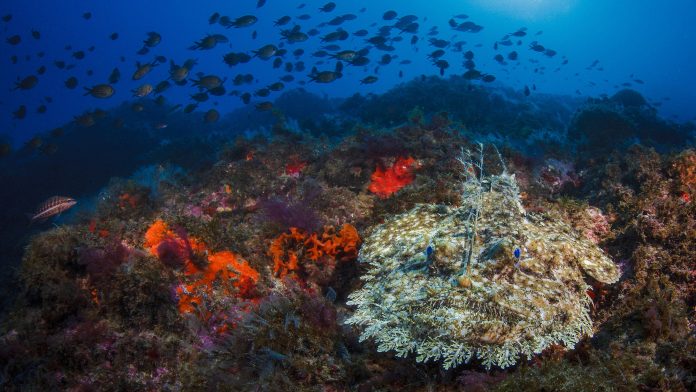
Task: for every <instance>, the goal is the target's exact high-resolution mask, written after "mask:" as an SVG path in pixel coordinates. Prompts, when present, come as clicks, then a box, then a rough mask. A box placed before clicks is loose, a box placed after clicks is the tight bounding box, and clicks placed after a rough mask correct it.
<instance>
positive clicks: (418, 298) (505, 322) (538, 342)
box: [347, 146, 619, 368]
mask: <svg viewBox="0 0 696 392" xmlns="http://www.w3.org/2000/svg"><path fill="white" fill-rule="evenodd" d="M496 152H497V150H496ZM498 157H500V155H499V154H498ZM459 161H460V162H461V163H462V164H463V165H464V174H465V176H466V180H465V181H464V184H463V201H462V204H461V206H459V207H450V206H445V205H427V204H425V205H418V206H416V207H415V208H413V209H412V210H410V211H408V212H406V213H403V214H401V215H397V216H395V217H393V218H391V219H389V220H388V221H386V222H385V223H383V224H381V225H379V226H377V227H376V228H375V229H374V230H373V231H372V234H371V235H370V236H369V237H368V238H367V239H366V240H365V242H364V245H363V247H362V248H361V250H360V254H359V260H360V261H361V262H362V263H365V264H366V265H367V271H366V273H365V275H364V276H362V277H361V279H362V280H363V281H364V285H363V287H362V288H361V289H359V290H357V291H356V292H354V293H353V294H351V295H350V297H349V302H348V304H349V305H355V306H356V307H357V308H356V310H355V312H354V314H353V315H352V316H351V317H350V318H349V319H348V320H347V322H348V323H349V324H354V325H359V326H362V327H364V330H363V332H362V334H361V337H360V338H361V341H364V340H366V339H368V338H373V339H375V341H376V342H377V343H378V350H379V351H382V352H384V351H389V350H394V351H395V352H396V354H397V355H398V356H402V357H403V356H407V355H408V354H409V353H412V352H415V353H416V355H417V358H416V360H417V361H418V362H424V361H428V360H436V361H437V360H440V361H442V365H443V367H444V368H451V367H454V366H457V365H459V364H461V363H466V362H468V361H469V360H470V359H471V358H472V357H473V356H476V357H478V358H479V359H480V360H481V361H482V364H483V365H484V366H485V367H486V368H490V367H491V366H499V367H501V368H505V367H508V366H511V365H513V364H515V363H516V362H517V361H518V360H519V358H520V356H521V355H525V356H527V358H531V357H532V355H534V354H537V353H540V352H541V351H542V350H544V349H545V348H547V347H549V346H550V345H553V344H562V345H564V346H565V347H568V348H572V347H574V346H575V344H576V343H577V342H578V341H579V340H580V339H581V337H582V336H584V335H588V336H590V335H592V332H593V331H592V321H591V320H590V316H589V307H590V306H591V299H590V298H589V297H588V295H587V290H588V288H589V286H588V284H587V283H586V282H585V274H586V275H589V276H591V277H592V278H594V279H596V280H598V281H600V282H603V283H613V282H615V281H617V280H618V278H619V272H618V269H617V268H616V266H615V265H614V263H613V262H612V260H611V259H609V258H608V257H607V256H606V255H605V254H604V253H603V251H602V250H601V249H599V248H598V247H597V246H596V245H595V244H594V243H592V242H591V241H589V240H588V239H586V238H583V237H582V236H581V235H580V234H578V233H576V232H575V231H574V230H573V229H572V228H571V227H570V225H568V224H567V223H566V222H563V221H561V220H558V219H555V218H552V217H551V216H550V215H547V214H544V213H527V212H526V211H525V210H524V208H523V206H522V203H521V201H520V197H519V189H518V187H517V184H516V182H515V177H514V174H512V175H511V174H508V172H507V170H506V169H505V166H504V163H503V162H502V159H501V165H502V170H501V171H502V173H500V174H496V175H484V171H483V166H484V160H483V146H480V148H479V151H478V154H477V155H476V157H475V156H474V154H471V153H468V152H467V153H466V154H463V155H462V157H461V158H460V159H459Z"/></svg>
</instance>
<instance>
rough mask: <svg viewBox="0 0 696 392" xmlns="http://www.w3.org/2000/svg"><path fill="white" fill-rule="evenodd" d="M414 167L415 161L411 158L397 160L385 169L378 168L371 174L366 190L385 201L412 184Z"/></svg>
mask: <svg viewBox="0 0 696 392" xmlns="http://www.w3.org/2000/svg"><path fill="white" fill-rule="evenodd" d="M415 166H416V160H415V159H413V158H411V157H408V158H398V159H397V160H396V162H394V164H393V165H391V166H389V167H387V168H383V167H381V166H378V167H377V168H376V169H375V171H374V173H372V178H371V182H370V186H369V187H368V188H367V189H369V190H370V192H372V193H374V194H376V195H377V196H378V197H380V198H382V199H386V198H388V197H389V196H391V195H392V194H394V193H395V192H397V191H398V190H400V189H401V188H403V187H405V186H406V185H408V184H410V183H411V182H413V179H414V178H415V177H414V175H413V169H414V167H415Z"/></svg>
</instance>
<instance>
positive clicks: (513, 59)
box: [507, 51, 517, 61]
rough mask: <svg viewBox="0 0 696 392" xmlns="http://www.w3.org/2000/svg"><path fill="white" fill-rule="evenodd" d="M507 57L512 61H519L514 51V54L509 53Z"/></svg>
mask: <svg viewBox="0 0 696 392" xmlns="http://www.w3.org/2000/svg"><path fill="white" fill-rule="evenodd" d="M507 57H508V59H509V60H512V61H515V60H517V52H515V51H512V52H510V53H508V56H507Z"/></svg>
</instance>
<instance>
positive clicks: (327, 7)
mask: <svg viewBox="0 0 696 392" xmlns="http://www.w3.org/2000/svg"><path fill="white" fill-rule="evenodd" d="M334 9H336V3H334V2H333V1H330V2H328V3H326V4H324V6H323V7H321V8H319V11H321V12H331V11H333V10H334Z"/></svg>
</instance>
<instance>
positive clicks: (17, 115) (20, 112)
mask: <svg viewBox="0 0 696 392" xmlns="http://www.w3.org/2000/svg"><path fill="white" fill-rule="evenodd" d="M26 116H27V107H26V106H24V105H19V107H18V108H17V110H15V111H14V112H12V118H14V119H16V120H23V119H24V117H26Z"/></svg>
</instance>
